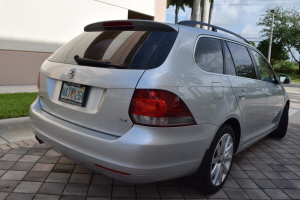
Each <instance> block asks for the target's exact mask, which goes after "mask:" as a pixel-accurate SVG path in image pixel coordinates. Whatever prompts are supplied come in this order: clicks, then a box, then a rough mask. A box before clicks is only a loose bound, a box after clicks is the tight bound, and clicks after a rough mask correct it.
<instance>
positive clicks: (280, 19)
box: [257, 6, 300, 72]
mask: <svg viewBox="0 0 300 200" xmlns="http://www.w3.org/2000/svg"><path fill="white" fill-rule="evenodd" d="M272 15H273V14H272V12H271V9H268V10H267V11H266V13H265V14H263V15H262V18H260V19H259V22H258V23H257V25H258V26H264V28H263V30H262V31H261V36H263V37H269V36H270V31H271V29H270V27H271V24H272ZM299 33H300V12H299V9H296V8H287V9H283V8H282V7H281V6H280V7H279V6H277V7H276V8H275V15H274V30H273V38H274V41H275V42H280V43H282V44H283V45H284V46H285V47H286V48H287V49H288V51H289V52H290V53H291V54H292V56H293V57H294V59H295V60H297V62H298V65H299V72H300V60H298V58H296V57H295V56H294V54H293V52H292V49H296V50H297V51H298V52H299V53H300V34H299Z"/></svg>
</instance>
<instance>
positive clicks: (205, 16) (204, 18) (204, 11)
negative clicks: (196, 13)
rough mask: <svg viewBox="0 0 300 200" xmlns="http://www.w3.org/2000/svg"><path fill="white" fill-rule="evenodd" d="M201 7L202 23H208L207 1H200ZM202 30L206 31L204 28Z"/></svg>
mask: <svg viewBox="0 0 300 200" xmlns="http://www.w3.org/2000/svg"><path fill="white" fill-rule="evenodd" d="M202 1H203V7H202V22H204V23H208V14H209V0H202ZM202 28H203V29H207V27H206V26H203V27H202Z"/></svg>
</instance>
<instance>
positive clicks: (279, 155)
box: [0, 124, 300, 200]
mask: <svg viewBox="0 0 300 200" xmlns="http://www.w3.org/2000/svg"><path fill="white" fill-rule="evenodd" d="M1 199H7V200H16V199H22V200H27V199H28V200H29V199H34V200H39V199H41V200H56V199H62V200H67V199H70V200H77V199H79V200H81V199H82V200H96V199H98V200H131V199H134V200H142V199H144V200H146V199H148V200H150V199H177V200H181V199H190V200H191V199H194V200H195V199H239V200H241V199H300V125H297V124H290V125H289V128H288V133H287V135H286V137H285V138H283V139H274V138H271V137H265V138H264V139H262V140H260V141H259V142H257V143H256V144H254V145H252V146H251V147H249V148H248V149H246V150H244V151H242V152H240V153H239V154H237V155H235V157H234V161H233V165H232V169H231V173H230V175H229V177H228V179H227V182H226V183H225V185H224V187H223V189H221V190H220V191H219V192H217V193H216V194H213V195H205V194H204V193H203V192H202V191H201V189H199V188H197V187H195V185H194V183H193V182H192V181H190V182H189V179H176V180H175V179H174V180H168V181H162V182H157V183H149V184H130V183H125V182H122V181H119V180H115V179H112V178H110V177H107V176H105V175H102V174H99V173H97V172H93V171H91V170H90V169H87V168H85V167H83V166H81V165H79V164H77V163H75V162H74V161H71V160H69V159H67V158H65V157H63V156H61V155H60V154H58V153H56V152H55V151H54V150H52V149H50V148H48V147H47V146H46V145H44V144H38V143H37V141H36V140H26V141H21V142H16V143H13V144H9V145H0V200H1Z"/></svg>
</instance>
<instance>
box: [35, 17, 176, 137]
mask: <svg viewBox="0 0 300 200" xmlns="http://www.w3.org/2000/svg"><path fill="white" fill-rule="evenodd" d="M128 22H129V21H126V23H127V25H126V26H125V27H124V23H123V22H122V23H120V22H116V21H113V22H101V23H96V24H92V25H90V26H87V27H86V30H87V31H91V32H85V33H83V34H81V35H80V36H78V37H76V38H75V39H74V40H72V41H71V42H69V43H68V44H66V45H65V46H64V47H63V48H61V49H59V51H58V52H56V53H55V54H54V55H53V56H51V57H50V58H49V60H47V61H45V62H44V64H43V66H42V68H41V70H40V82H41V83H40V84H41V88H40V97H41V98H40V102H41V106H42V109H43V110H44V111H46V112H48V113H50V114H52V115H54V116H57V117H59V118H61V119H63V120H66V121H69V122H72V123H75V124H78V125H80V126H83V127H86V128H89V129H93V130H97V131H100V132H104V133H107V134H111V135H116V136H121V135H123V134H124V133H126V132H127V131H128V130H129V129H130V128H131V127H132V125H133V124H132V122H131V120H130V118H129V115H128V109H129V105H130V102H131V98H132V95H133V92H134V90H135V87H136V85H137V83H138V81H139V79H140V78H141V76H142V75H143V73H144V72H145V70H147V69H152V68H155V67H159V66H160V65H162V64H163V63H164V61H165V59H166V58H167V56H168V54H169V52H170V50H171V48H172V46H173V44H174V42H175V39H176V37H177V31H176V30H175V29H174V28H172V27H171V26H169V25H166V24H162V23H156V22H143V21H142V22H140V21H131V22H129V23H130V24H131V25H130V26H128ZM105 23H106V25H105ZM91 29H92V30H91Z"/></svg>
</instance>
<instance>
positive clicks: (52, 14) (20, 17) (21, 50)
mask: <svg viewBox="0 0 300 200" xmlns="http://www.w3.org/2000/svg"><path fill="white" fill-rule="evenodd" d="M128 10H131V11H135V12H137V13H141V14H144V15H147V16H152V17H154V19H155V20H156V21H161V22H164V21H165V15H166V0H0V85H30V84H36V83H37V75H38V71H39V68H40V66H41V64H42V63H43V61H44V60H45V59H46V58H47V57H49V56H50V55H51V54H52V52H54V51H55V50H57V49H58V48H59V47H60V46H62V45H63V44H65V43H66V42H68V41H70V40H71V39H72V38H74V37H75V36H76V35H78V34H80V33H81V32H83V28H84V27H85V26H86V25H88V24H90V23H94V22H99V21H104V20H118V19H127V18H128Z"/></svg>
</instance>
